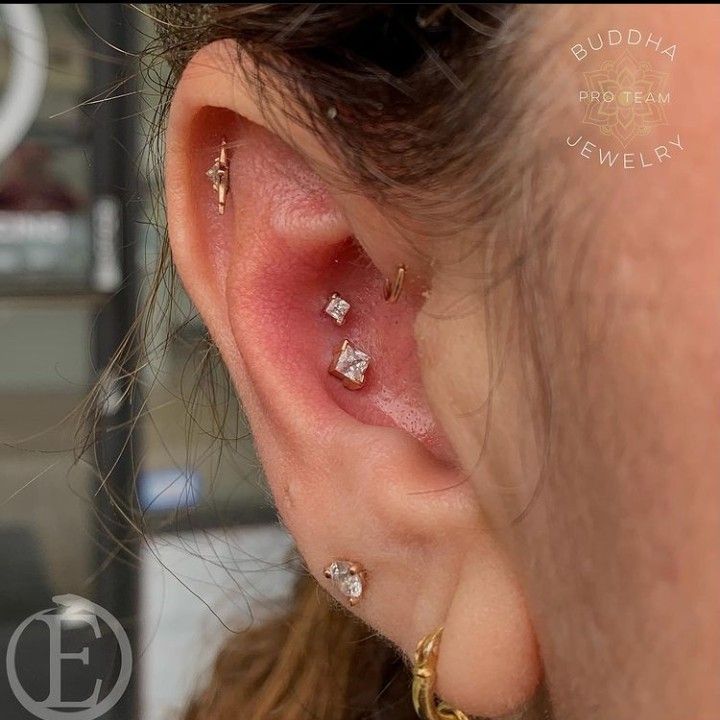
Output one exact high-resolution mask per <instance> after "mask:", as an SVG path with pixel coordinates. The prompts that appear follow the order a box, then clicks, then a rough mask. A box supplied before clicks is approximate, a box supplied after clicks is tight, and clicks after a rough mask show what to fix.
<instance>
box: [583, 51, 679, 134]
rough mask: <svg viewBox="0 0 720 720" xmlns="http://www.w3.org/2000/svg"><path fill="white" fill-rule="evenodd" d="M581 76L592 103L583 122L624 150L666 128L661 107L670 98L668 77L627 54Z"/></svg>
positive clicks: (663, 108)
mask: <svg viewBox="0 0 720 720" xmlns="http://www.w3.org/2000/svg"><path fill="white" fill-rule="evenodd" d="M583 75H584V77H585V83H586V91H585V93H584V95H585V97H587V98H594V99H595V100H594V101H593V100H591V101H590V102H588V103H587V106H586V109H585V117H584V119H583V122H584V123H587V124H590V125H596V126H597V127H599V128H600V132H601V133H603V135H608V136H611V137H613V138H615V139H616V140H617V141H618V142H619V143H620V144H621V145H622V147H623V148H626V147H627V146H628V145H629V144H630V143H631V142H632V141H633V140H635V139H636V138H638V137H644V136H646V135H648V134H649V133H650V131H651V130H652V129H653V128H655V127H657V126H658V125H667V124H668V121H667V118H666V115H665V107H664V105H665V102H666V101H667V100H665V99H666V98H669V91H668V87H667V86H668V78H669V73H667V72H662V71H659V70H655V69H654V68H653V67H652V65H651V64H650V63H649V62H638V61H637V60H636V59H635V58H634V57H633V56H632V55H631V54H630V53H629V52H628V51H627V50H626V51H624V52H623V54H622V55H620V56H619V57H618V58H617V59H616V60H607V61H605V62H603V63H602V65H601V66H600V68H599V69H598V70H593V71H590V72H584V73H583Z"/></svg>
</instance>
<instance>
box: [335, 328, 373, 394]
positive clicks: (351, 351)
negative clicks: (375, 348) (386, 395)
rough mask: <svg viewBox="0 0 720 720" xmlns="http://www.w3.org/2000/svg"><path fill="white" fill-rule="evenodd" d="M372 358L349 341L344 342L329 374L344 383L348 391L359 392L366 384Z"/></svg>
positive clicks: (336, 354)
mask: <svg viewBox="0 0 720 720" xmlns="http://www.w3.org/2000/svg"><path fill="white" fill-rule="evenodd" d="M371 360H372V358H371V357H370V356H369V355H368V354H367V353H364V352H363V351H362V350H360V349H358V348H356V347H355V346H354V345H353V344H352V343H351V342H350V341H349V340H343V344H342V345H341V346H340V349H339V350H338V351H337V352H336V353H335V354H334V355H333V358H332V362H331V363H330V367H329V368H328V372H329V373H330V374H331V375H334V376H335V377H336V378H339V379H340V380H342V381H343V385H345V387H346V388H347V389H348V390H359V389H360V388H361V387H362V386H363V385H364V384H365V373H366V372H367V369H368V367H369V366H370V361H371Z"/></svg>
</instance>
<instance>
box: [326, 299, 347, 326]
mask: <svg viewBox="0 0 720 720" xmlns="http://www.w3.org/2000/svg"><path fill="white" fill-rule="evenodd" d="M349 312H350V303H349V302H348V301H347V300H345V298H343V297H341V296H340V295H339V294H338V293H333V294H332V295H331V296H330V299H329V300H328V301H327V305H326V306H325V314H326V315H329V316H330V317H331V318H332V319H333V320H334V321H335V322H336V323H337V324H338V325H342V324H344V322H345V318H346V317H347V314H348V313H349Z"/></svg>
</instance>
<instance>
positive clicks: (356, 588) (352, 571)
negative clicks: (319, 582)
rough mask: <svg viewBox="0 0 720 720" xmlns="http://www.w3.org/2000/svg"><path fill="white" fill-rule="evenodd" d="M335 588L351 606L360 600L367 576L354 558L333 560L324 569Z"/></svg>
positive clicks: (324, 573)
mask: <svg viewBox="0 0 720 720" xmlns="http://www.w3.org/2000/svg"><path fill="white" fill-rule="evenodd" d="M323 575H325V577H326V578H327V579H328V580H330V582H331V583H332V584H333V586H334V587H335V589H336V590H337V591H338V592H339V593H340V594H341V595H342V596H343V597H345V598H347V601H348V603H349V604H350V606H354V605H357V604H358V603H359V602H360V598H361V597H362V594H363V591H364V590H365V585H366V583H367V576H366V573H365V569H364V568H363V566H362V565H360V563H357V562H354V561H352V560H333V561H332V562H331V563H330V564H329V565H328V566H327V567H326V568H325V570H324V571H323Z"/></svg>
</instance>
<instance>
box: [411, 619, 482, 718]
mask: <svg viewBox="0 0 720 720" xmlns="http://www.w3.org/2000/svg"><path fill="white" fill-rule="evenodd" d="M442 631H443V629H442V628H438V629H437V630H435V632H432V633H430V634H429V635H426V636H425V637H424V638H423V639H422V640H421V641H420V642H419V643H418V646H417V650H416V652H415V664H414V665H413V684H412V700H413V707H414V708H415V712H416V713H417V716H418V717H419V718H420V720H469V718H468V716H467V715H466V714H465V713H464V712H462V710H455V709H454V708H451V707H450V706H449V705H447V704H446V703H444V702H442V701H440V702H438V701H437V700H436V697H435V678H436V676H437V672H436V668H437V661H438V652H439V648H440V638H441V637H442Z"/></svg>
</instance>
